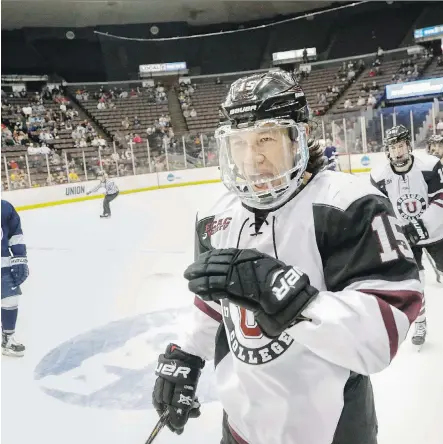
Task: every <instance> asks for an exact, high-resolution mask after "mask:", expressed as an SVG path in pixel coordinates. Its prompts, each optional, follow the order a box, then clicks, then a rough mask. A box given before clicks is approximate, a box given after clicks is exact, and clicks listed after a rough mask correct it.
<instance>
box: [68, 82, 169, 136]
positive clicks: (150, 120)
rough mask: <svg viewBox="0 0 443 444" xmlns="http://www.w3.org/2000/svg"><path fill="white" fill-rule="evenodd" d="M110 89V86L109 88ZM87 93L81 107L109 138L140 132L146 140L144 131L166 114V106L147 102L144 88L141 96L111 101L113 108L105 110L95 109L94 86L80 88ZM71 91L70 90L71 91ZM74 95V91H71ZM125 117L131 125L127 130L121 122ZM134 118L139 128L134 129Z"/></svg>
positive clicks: (141, 89) (95, 89) (95, 90)
mask: <svg viewBox="0 0 443 444" xmlns="http://www.w3.org/2000/svg"><path fill="white" fill-rule="evenodd" d="M110 87H112V85H111V86H110ZM82 90H87V91H88V92H89V99H88V100H84V101H81V102H80V103H79V104H80V106H82V107H83V108H84V109H85V110H86V111H87V112H88V114H89V115H91V116H92V118H93V121H94V122H96V123H97V124H98V125H100V126H101V127H102V128H103V129H104V130H105V131H106V132H107V133H108V134H109V135H110V136H115V135H116V134H117V133H121V134H124V135H126V134H129V133H137V134H138V132H140V136H141V137H142V139H144V140H146V129H147V128H148V127H149V126H153V125H154V122H155V120H158V119H159V117H160V116H161V115H162V114H168V104H167V103H164V104H155V103H154V104H153V103H151V102H150V101H149V100H148V97H147V96H146V95H145V94H144V93H145V92H146V89H145V88H140V91H141V94H137V95H135V96H128V97H127V98H118V97H116V98H115V99H112V102H113V103H114V105H115V108H113V109H110V108H106V109H103V110H100V109H97V103H98V100H97V99H96V98H94V97H93V93H94V92H97V91H98V88H97V86H96V85H93V86H91V85H88V87H85V88H82ZM71 91H72V90H71ZM72 92H73V93H74V91H72ZM125 117H127V118H128V119H129V122H130V123H131V125H130V127H129V128H128V129H125V128H123V126H122V121H123V119H124V118H125ZM134 117H137V118H138V120H139V122H140V127H139V128H138V129H137V128H134V127H133V126H132V122H133V120H134Z"/></svg>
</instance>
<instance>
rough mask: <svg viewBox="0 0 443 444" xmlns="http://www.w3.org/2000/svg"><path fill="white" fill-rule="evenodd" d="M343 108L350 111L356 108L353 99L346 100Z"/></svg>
mask: <svg viewBox="0 0 443 444" xmlns="http://www.w3.org/2000/svg"><path fill="white" fill-rule="evenodd" d="M343 106H344V108H345V109H349V108H353V107H354V106H353V105H352V102H351V99H346V100H345V103H344V105H343Z"/></svg>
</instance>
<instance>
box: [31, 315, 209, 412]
mask: <svg viewBox="0 0 443 444" xmlns="http://www.w3.org/2000/svg"><path fill="white" fill-rule="evenodd" d="M190 310H191V308H190V307H189V308H180V309H170V310H165V311H158V312H153V313H147V314H143V315H139V316H135V317H132V318H126V319H122V320H119V321H115V322H111V323H110V324H107V325H105V326H103V327H100V328H97V329H94V330H91V331H89V332H86V333H83V334H80V335H78V336H76V337H74V338H72V339H70V340H69V341H67V342H64V343H62V344H60V345H59V346H58V347H56V348H55V349H53V350H51V351H50V352H49V353H48V354H47V355H46V356H44V357H43V359H42V360H41V361H40V363H39V364H38V365H37V367H36V368H35V371H34V378H35V380H37V381H38V383H39V384H40V387H41V389H42V390H43V391H44V392H45V393H46V394H48V395H50V396H53V397H54V398H57V399H58V400H60V401H63V402H67V403H69V404H75V405H78V406H82V407H96V408H105V409H115V410H141V409H151V408H153V407H152V403H151V399H152V388H153V386H154V381H155V374H154V371H155V368H156V366H157V358H158V355H159V354H160V353H163V352H164V350H165V348H166V345H167V344H168V343H169V342H178V340H179V337H178V334H177V333H178V332H180V331H181V330H182V329H183V326H184V324H185V323H186V319H187V315H189V313H190ZM173 332H175V333H173ZM212 368H213V367H212V366H211V365H210V364H209V365H206V366H205V370H204V371H203V375H202V378H201V379H200V382H199V386H198V391H197V394H198V396H199V400H200V402H211V401H215V397H214V392H215V389H214V387H213V385H214V378H213V370H212Z"/></svg>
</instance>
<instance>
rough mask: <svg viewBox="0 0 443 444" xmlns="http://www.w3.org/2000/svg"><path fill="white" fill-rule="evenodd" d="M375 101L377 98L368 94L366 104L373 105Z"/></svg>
mask: <svg viewBox="0 0 443 444" xmlns="http://www.w3.org/2000/svg"><path fill="white" fill-rule="evenodd" d="M376 103H377V100H376V99H375V97H374V96H373V95H372V94H369V96H368V101H367V104H368V106H371V107H373V106H374V105H375V104H376Z"/></svg>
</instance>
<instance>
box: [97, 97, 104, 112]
mask: <svg viewBox="0 0 443 444" xmlns="http://www.w3.org/2000/svg"><path fill="white" fill-rule="evenodd" d="M97 109H99V110H103V109H106V104H105V102H104V101H103V100H101V99H100V100H99V102H98V103H97Z"/></svg>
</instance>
